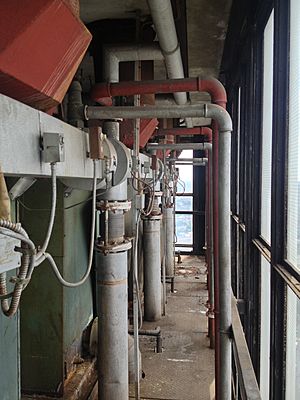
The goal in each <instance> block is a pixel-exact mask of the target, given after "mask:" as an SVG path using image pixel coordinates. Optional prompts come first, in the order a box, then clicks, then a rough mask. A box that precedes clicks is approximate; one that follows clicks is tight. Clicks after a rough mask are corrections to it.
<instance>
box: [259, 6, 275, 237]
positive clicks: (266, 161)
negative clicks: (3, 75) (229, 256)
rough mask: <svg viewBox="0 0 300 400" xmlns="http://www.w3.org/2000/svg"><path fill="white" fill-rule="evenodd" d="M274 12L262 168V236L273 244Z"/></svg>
mask: <svg viewBox="0 0 300 400" xmlns="http://www.w3.org/2000/svg"><path fill="white" fill-rule="evenodd" d="M273 24H274V12H273V11H272V13H271V15H270V17H269V20H268V22H267V25H266V27H265V30H264V46H263V51H264V54H263V63H264V68H263V121H262V122H263V124H262V168H261V206H260V210H261V214H260V215H261V231H260V232H261V235H262V236H263V238H264V239H265V240H266V241H267V242H268V243H271V167H272V117H273V42H274V39H273V37H274V35H273V33H274V26H273Z"/></svg>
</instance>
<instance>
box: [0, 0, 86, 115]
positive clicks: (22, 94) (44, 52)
mask: <svg viewBox="0 0 300 400" xmlns="http://www.w3.org/2000/svg"><path fill="white" fill-rule="evenodd" d="M0 15H1V24H0V50H1V51H0V87H1V93H3V94H6V95H7V96H10V97H12V98H15V99H18V100H20V101H22V102H23V103H25V104H28V105H31V106H33V107H35V108H38V109H40V110H49V109H51V108H53V107H55V106H56V105H57V104H58V103H60V102H61V101H62V99H63V97H64V95H65V94H66V91H67V89H68V87H69V85H70V83H71V81H72V78H73V76H74V75H75V73H76V70H77V68H78V66H79V64H80V62H81V59H82V57H83V56H84V53H85V51H86V50H87V47H88V45H89V43H90V41H91V34H90V33H89V31H88V30H87V29H86V27H85V26H84V25H83V24H82V22H81V21H80V20H79V19H78V18H76V17H75V15H74V14H73V12H72V11H71V9H70V7H69V6H68V5H66V3H64V2H63V1H62V0H44V1H40V0H23V1H22V5H20V1H19V0H10V1H9V2H5V1H2V2H0ZM12 21H13V22H12Z"/></svg>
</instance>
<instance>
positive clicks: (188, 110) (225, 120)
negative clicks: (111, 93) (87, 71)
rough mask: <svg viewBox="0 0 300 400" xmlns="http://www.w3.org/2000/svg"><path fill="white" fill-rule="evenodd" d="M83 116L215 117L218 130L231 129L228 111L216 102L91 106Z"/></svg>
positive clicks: (96, 117) (87, 107)
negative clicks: (170, 104)
mask: <svg viewBox="0 0 300 400" xmlns="http://www.w3.org/2000/svg"><path fill="white" fill-rule="evenodd" d="M84 116H85V118H86V119H87V120H89V119H115V118H126V119H135V118H187V117H200V118H201V117H204V118H212V119H215V120H216V122H217V123H218V125H219V130H220V132H224V131H232V121H231V118H230V115H229V114H228V112H227V111H226V110H225V109H224V108H222V107H220V106H218V105H217V104H199V105H198V104H197V105H192V106H160V107H155V106H145V107H93V106H86V107H85V108H84Z"/></svg>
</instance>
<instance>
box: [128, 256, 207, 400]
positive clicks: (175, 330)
mask: <svg viewBox="0 0 300 400" xmlns="http://www.w3.org/2000/svg"><path fill="white" fill-rule="evenodd" d="M182 261H183V263H182V264H176V278H175V290H176V293H172V294H171V293H169V294H168V304H167V307H166V314H167V315H166V316H165V317H163V318H162V319H161V320H160V321H158V322H155V323H149V322H148V323H147V322H145V323H144V326H143V328H145V329H151V328H155V327H156V326H158V325H159V326H160V327H161V330H162V337H163V352H162V353H160V354H157V353H155V352H154V349H155V340H154V339H152V338H149V337H147V338H141V339H140V348H141V351H142V355H143V371H144V372H145V374H146V376H145V378H144V379H143V381H142V382H141V397H142V399H147V400H154V399H155V400H209V399H211V398H212V395H210V391H212V388H213V380H214V352H213V350H211V349H209V339H208V338H207V317H206V315H205V312H206V307H205V303H206V301H207V290H206V284H205V282H206V275H205V266H204V261H203V259H202V258H198V257H191V256H185V257H182ZM130 398H134V386H133V385H131V388H130Z"/></svg>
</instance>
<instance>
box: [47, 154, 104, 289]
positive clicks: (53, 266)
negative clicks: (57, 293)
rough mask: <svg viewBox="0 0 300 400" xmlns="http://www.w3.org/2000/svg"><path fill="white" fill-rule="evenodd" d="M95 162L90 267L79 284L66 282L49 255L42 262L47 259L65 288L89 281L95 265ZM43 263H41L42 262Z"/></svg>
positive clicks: (95, 169)
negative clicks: (93, 264)
mask: <svg viewBox="0 0 300 400" xmlns="http://www.w3.org/2000/svg"><path fill="white" fill-rule="evenodd" d="M93 162H94V174H93V199H92V224H91V239H90V248H89V260H88V267H87V270H86V272H85V274H84V275H83V277H82V278H81V279H80V280H79V281H78V282H68V281H66V280H65V279H64V278H63V277H62V275H61V273H60V272H59V269H58V267H57V265H56V263H55V261H54V259H53V257H52V256H51V254H49V253H44V254H43V256H42V257H41V258H42V261H44V260H45V259H47V260H48V261H49V263H50V265H51V267H52V269H53V272H54V274H55V276H56V278H57V279H58V281H59V283H61V284H62V285H63V286H66V287H72V288H74V287H78V286H80V285H82V284H84V283H85V281H86V280H87V279H88V277H89V275H90V272H91V269H92V263H93V253H94V243H95V226H96V212H95V211H96V192H97V167H96V160H94V161H93ZM42 261H41V262H42Z"/></svg>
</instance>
